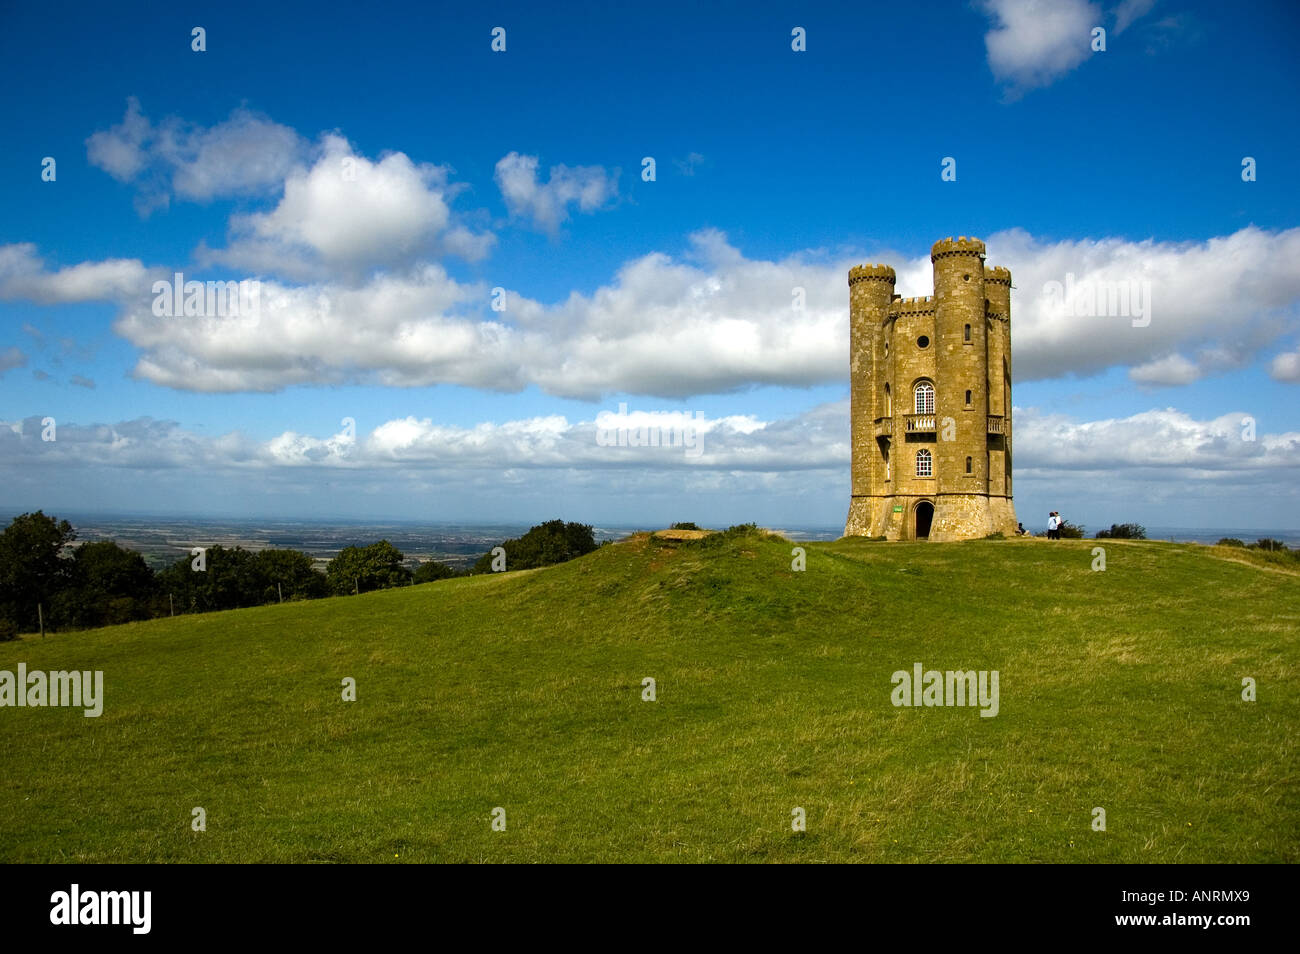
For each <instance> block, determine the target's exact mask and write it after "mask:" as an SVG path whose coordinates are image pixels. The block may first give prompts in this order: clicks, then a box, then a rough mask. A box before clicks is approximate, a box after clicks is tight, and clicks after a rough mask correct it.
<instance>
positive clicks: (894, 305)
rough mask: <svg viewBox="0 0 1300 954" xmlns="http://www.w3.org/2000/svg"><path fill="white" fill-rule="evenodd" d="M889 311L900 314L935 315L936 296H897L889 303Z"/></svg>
mask: <svg viewBox="0 0 1300 954" xmlns="http://www.w3.org/2000/svg"><path fill="white" fill-rule="evenodd" d="M889 313H890V314H899V315H933V314H934V296H933V295H925V296H923V297H919V298H895V299H894V300H893V301H891V302H890V303H889Z"/></svg>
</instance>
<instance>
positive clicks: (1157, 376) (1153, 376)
mask: <svg viewBox="0 0 1300 954" xmlns="http://www.w3.org/2000/svg"><path fill="white" fill-rule="evenodd" d="M1128 376H1129V378H1131V379H1132V380H1134V381H1136V382H1137V383H1138V384H1156V385H1179V384H1191V383H1192V382H1193V381H1196V380H1199V379H1200V377H1201V369H1200V368H1199V367H1198V366H1197V365H1196V364H1194V363H1193V362H1191V361H1189V360H1187V359H1186V358H1184V357H1183V356H1182V355H1181V354H1171V355H1166V356H1165V357H1163V358H1158V359H1156V360H1155V361H1148V362H1147V363H1146V364H1141V365H1138V366H1137V367H1135V368H1130V369H1129V372H1128Z"/></svg>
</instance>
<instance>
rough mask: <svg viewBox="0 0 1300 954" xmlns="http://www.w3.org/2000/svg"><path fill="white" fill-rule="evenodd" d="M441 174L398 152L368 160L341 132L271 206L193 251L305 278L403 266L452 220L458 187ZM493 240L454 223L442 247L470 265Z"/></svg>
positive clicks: (257, 269) (437, 168)
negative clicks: (224, 239) (216, 244)
mask: <svg viewBox="0 0 1300 954" xmlns="http://www.w3.org/2000/svg"><path fill="white" fill-rule="evenodd" d="M448 175H449V170H448V169H447V168H446V167H444V166H435V165H430V164H427V163H419V164H417V163H414V162H412V161H411V159H410V158H409V157H407V156H406V155H405V154H403V153H400V152H395V153H389V154H388V155H386V156H384V157H383V158H381V159H379V160H378V161H374V162H372V161H371V160H369V159H367V158H366V157H364V156H361V155H358V154H357V153H356V152H355V151H354V150H353V149H352V147H351V146H350V145H349V144H348V142H347V140H345V139H343V138H342V137H340V136H335V135H329V136H325V137H324V138H323V140H322V143H321V149H320V155H319V157H318V158H317V159H316V161H315V163H314V164H313V165H312V166H311V167H310V168H307V167H297V168H295V169H294V170H293V171H292V172H291V173H290V174H289V175H288V177H287V179H286V180H285V183H284V197H283V198H282V199H281V200H280V202H279V204H278V205H277V206H276V207H275V209H273V210H271V211H270V212H264V213H254V214H251V215H244V216H236V217H234V218H232V220H231V235H232V240H231V244H230V246H229V247H228V248H226V249H216V250H210V249H204V250H203V252H202V254H201V256H200V257H201V258H204V259H206V260H210V261H214V262H219V263H221V264H224V265H228V266H231V267H236V268H244V269H248V270H250V271H255V272H258V273H261V274H265V273H266V272H268V271H270V272H272V273H277V274H283V275H288V276H289V277H293V278H297V279H307V280H310V279H317V278H321V277H324V276H334V277H340V273H342V277H349V276H351V277H354V278H355V277H356V276H358V275H360V274H361V273H363V272H364V271H365V270H367V269H369V268H372V267H375V266H395V265H401V264H407V265H409V264H410V263H412V262H414V261H416V260H417V259H419V258H420V257H421V256H423V255H426V254H428V253H431V252H433V251H435V247H434V246H435V244H436V243H435V241H434V239H435V238H436V237H437V236H438V235H439V233H441V232H443V231H444V230H445V229H448V226H449V224H450V223H451V219H452V216H451V210H450V208H449V205H448V200H449V199H450V198H451V197H452V196H454V195H455V193H456V192H457V191H459V187H456V186H452V185H450V184H449V182H448ZM495 241H496V236H494V235H492V234H491V233H487V232H485V233H475V232H472V231H470V230H469V229H468V228H466V227H465V226H463V225H455V226H454V227H452V228H451V229H450V230H449V231H447V233H446V235H445V236H444V237H443V242H442V247H441V250H442V251H446V252H450V253H452V254H456V255H458V256H460V257H462V258H466V259H468V260H471V261H475V260H479V259H482V258H483V257H484V256H486V255H487V253H488V251H489V250H490V249H491V248H492V245H493V244H494V243H495Z"/></svg>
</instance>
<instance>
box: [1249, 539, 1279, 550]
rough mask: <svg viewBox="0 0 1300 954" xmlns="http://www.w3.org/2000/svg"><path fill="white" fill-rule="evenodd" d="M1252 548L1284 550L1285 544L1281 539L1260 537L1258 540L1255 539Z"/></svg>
mask: <svg viewBox="0 0 1300 954" xmlns="http://www.w3.org/2000/svg"><path fill="white" fill-rule="evenodd" d="M1253 548H1254V549H1258V550H1285V549H1286V544H1285V543H1283V542H1282V541H1281V540H1274V539H1272V538H1270V537H1261V538H1260V539H1259V540H1256V541H1255V543H1254V545H1253Z"/></svg>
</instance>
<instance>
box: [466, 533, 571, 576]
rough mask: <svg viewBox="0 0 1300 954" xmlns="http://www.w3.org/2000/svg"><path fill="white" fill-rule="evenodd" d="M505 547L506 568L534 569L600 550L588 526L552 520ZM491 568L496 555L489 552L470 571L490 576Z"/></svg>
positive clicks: (506, 543)
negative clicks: (493, 555) (493, 557)
mask: <svg viewBox="0 0 1300 954" xmlns="http://www.w3.org/2000/svg"><path fill="white" fill-rule="evenodd" d="M501 546H502V547H504V548H505V551H506V569H508V570H531V569H533V568H535V567H539V566H551V565H553V564H556V563H564V562H566V561H568V560H572V559H574V558H575V557H580V556H584V555H585V554H588V553H591V552H592V551H594V550H595V549H596V536H595V534H594V533H593V532H592V529H591V526H590V525H588V524H585V523H565V522H564V521H563V520H548V521H547V522H546V523H539V524H538V525H537V526H535V527H533V528H531V529H530V530H529V531H528V532H527V533H525V534H524V535H523V536H522V537H519V538H518V539H515V540H506V541H505V542H504V543H502V544H501ZM491 569H492V554H491V552H490V551H489V552H488V553H485V554H483V556H481V557H479V558H478V560H477V561H476V562H475V564H474V568H473V569H472V570H470V572H471V573H487V572H489V571H491Z"/></svg>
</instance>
